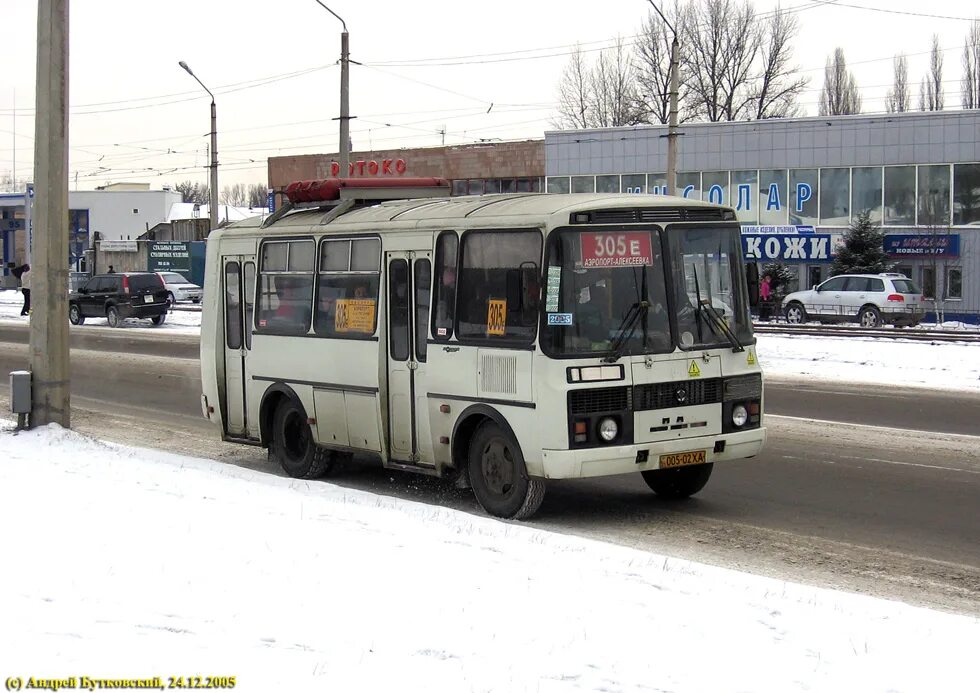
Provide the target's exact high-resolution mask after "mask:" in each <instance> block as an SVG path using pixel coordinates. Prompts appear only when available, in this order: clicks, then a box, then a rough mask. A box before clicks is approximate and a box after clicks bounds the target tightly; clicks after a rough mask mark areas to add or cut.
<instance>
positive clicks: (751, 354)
mask: <svg viewBox="0 0 980 693" xmlns="http://www.w3.org/2000/svg"><path fill="white" fill-rule="evenodd" d="M747 360H748V363H749V365H750V366H754V365H755V352H754V351H752V350H751V349H749V356H748V359H747Z"/></svg>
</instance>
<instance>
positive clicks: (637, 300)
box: [201, 179, 766, 519]
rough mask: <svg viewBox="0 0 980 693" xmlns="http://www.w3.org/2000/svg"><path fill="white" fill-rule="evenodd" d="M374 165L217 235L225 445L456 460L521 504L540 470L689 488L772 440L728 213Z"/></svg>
mask: <svg viewBox="0 0 980 693" xmlns="http://www.w3.org/2000/svg"><path fill="white" fill-rule="evenodd" d="M378 183H379V181H376V180H358V179H346V180H343V181H339V180H336V179H334V180H328V181H306V182H302V183H294V184H292V185H290V186H289V187H288V188H287V190H286V193H287V195H288V196H289V199H290V203H289V204H286V205H284V206H283V208H282V209H281V210H279V211H278V212H277V213H276V214H274V215H272V216H271V217H269V218H268V219H266V220H265V221H262V220H261V219H249V220H246V221H243V222H240V223H236V224H232V225H231V226H228V227H226V228H224V229H220V230H218V231H215V232H213V233H212V234H211V236H210V238H209V239H208V246H207V272H206V280H205V287H204V288H205V296H204V303H205V309H204V313H203V320H202V323H201V373H202V383H203V390H204V392H203V393H202V397H201V402H202V408H203V411H204V415H205V416H206V417H207V418H208V419H210V420H211V421H213V422H214V423H215V424H216V425H218V426H220V428H221V432H222V437H223V438H224V439H226V440H231V441H239V442H245V443H251V444H255V445H261V446H265V447H268V449H269V451H270V456H271V457H273V458H275V459H276V460H277V461H278V462H279V464H281V465H282V467H283V469H284V470H285V471H286V472H287V473H288V474H290V475H292V476H294V477H300V478H313V477H318V476H321V475H323V474H324V473H326V472H327V471H329V470H330V468H331V466H332V465H333V463H334V462H335V461H336V459H337V458H338V456H339V455H352V454H356V455H358V456H361V457H363V456H370V457H373V458H375V459H380V461H381V463H382V464H383V465H384V466H386V467H391V468H396V469H402V470H412V471H415V472H420V473H423V474H431V475H437V476H449V477H452V478H455V479H456V482H457V484H459V485H461V486H464V487H466V486H471V487H472V489H473V492H474V494H475V496H476V498H477V500H478V501H479V503H480V505H481V506H482V507H483V508H484V509H485V510H486V511H487V512H488V513H490V514H492V515H495V516H498V517H504V518H517V519H523V518H527V517H529V516H531V515H532V514H533V513H534V512H535V511H536V510H537V509H538V507H539V505H540V504H541V501H542V498H543V496H544V490H545V482H546V480H547V479H568V478H580V477H592V476H604V475H611V474H626V473H640V474H642V476H643V479H644V480H645V481H646V483H647V484H648V485H649V486H650V488H651V489H652V490H653V491H654V492H656V493H657V494H658V495H660V496H664V497H669V498H686V497H688V496H690V495H692V494H694V493H697V492H698V491H699V490H701V488H703V487H704V485H705V483H706V482H707V480H708V477H709V476H710V474H711V470H712V467H713V465H714V463H715V462H723V461H728V460H736V459H742V458H748V457H752V456H754V455H756V454H757V453H758V452H759V451H760V450H761V449H762V446H763V444H764V442H765V438H766V433H765V428H764V427H763V425H762V415H763V412H762V407H763V401H762V372H761V370H760V368H759V365H758V360H757V358H756V354H755V347H754V344H755V339H754V337H753V334H752V325H751V322H750V317H749V310H748V291H747V287H746V280H745V271H744V266H743V260H742V248H741V239H740V233H739V226H738V223H737V222H736V220H735V213H734V212H733V211H732V210H731V209H729V208H725V207H719V206H716V205H709V204H705V203H701V202H695V201H690V200H682V199H679V198H672V197H664V196H654V195H642V196H641V195H609V194H581V195H580V194H573V195H548V194H530V193H529V194H509V195H486V196H479V197H476V196H474V197H450V196H449V191H448V188H447V187H446V182H445V181H442V180H440V179H410V180H401V181H399V182H398V183H399V187H398V188H389V189H386V188H382V187H377V186H378ZM389 184H390V183H389ZM394 198H398V199H394ZM406 198H407V199H406Z"/></svg>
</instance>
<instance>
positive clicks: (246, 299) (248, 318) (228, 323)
mask: <svg viewBox="0 0 980 693" xmlns="http://www.w3.org/2000/svg"><path fill="white" fill-rule="evenodd" d="M243 260H244V258H241V257H225V258H224V263H223V276H222V284H223V286H224V291H223V296H224V311H223V312H224V352H225V402H224V404H225V407H224V419H225V428H226V431H227V433H228V435H230V436H236V437H247V436H248V434H249V430H248V413H247V411H248V410H247V399H246V390H247V361H248V353H249V350H250V349H251V347H252V300H253V296H254V288H255V263H254V262H253V261H251V260H249V261H243Z"/></svg>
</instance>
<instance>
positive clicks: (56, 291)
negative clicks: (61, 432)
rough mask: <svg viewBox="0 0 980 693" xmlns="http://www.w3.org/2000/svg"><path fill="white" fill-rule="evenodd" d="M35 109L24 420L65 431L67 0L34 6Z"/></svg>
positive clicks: (68, 416) (67, 396)
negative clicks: (28, 385) (32, 240)
mask: <svg viewBox="0 0 980 693" xmlns="http://www.w3.org/2000/svg"><path fill="white" fill-rule="evenodd" d="M34 113H35V115H34V132H35V138H34V180H35V183H36V190H37V194H36V197H35V207H36V209H35V210H34V222H35V228H37V233H36V234H34V238H35V240H36V243H35V247H34V252H33V253H32V258H33V260H32V262H33V264H32V265H31V271H30V277H31V298H32V306H33V310H32V313H31V318H30V320H31V342H30V362H31V372H32V376H31V421H30V425H31V426H43V425H45V424H49V423H57V424H61V425H62V426H64V427H65V428H68V427H69V426H70V425H71V402H70V390H71V389H70V386H69V363H68V229H67V227H66V224H65V221H66V220H67V219H68V0H38V3H37V100H36V107H35V110H34Z"/></svg>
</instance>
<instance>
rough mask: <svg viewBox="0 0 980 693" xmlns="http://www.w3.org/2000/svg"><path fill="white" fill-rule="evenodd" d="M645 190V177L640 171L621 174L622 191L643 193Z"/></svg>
mask: <svg viewBox="0 0 980 693" xmlns="http://www.w3.org/2000/svg"><path fill="white" fill-rule="evenodd" d="M646 191H647V177H646V176H644V175H643V174H642V173H637V174H633V175H631V176H623V192H624V193H645V192H646Z"/></svg>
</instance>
